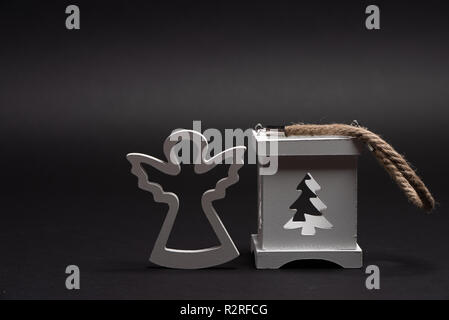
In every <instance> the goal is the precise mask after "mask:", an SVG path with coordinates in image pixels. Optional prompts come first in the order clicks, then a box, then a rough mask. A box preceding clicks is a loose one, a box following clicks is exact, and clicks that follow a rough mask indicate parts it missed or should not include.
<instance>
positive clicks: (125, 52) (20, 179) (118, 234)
mask: <svg viewBox="0 0 449 320" xmlns="http://www.w3.org/2000/svg"><path fill="white" fill-rule="evenodd" d="M68 4H69V3H64V2H60V1H58V2H54V3H53V4H52V3H51V2H46V4H45V5H44V4H41V3H34V2H31V3H30V4H26V3H24V2H20V3H15V2H9V3H4V2H2V3H1V4H0V37H1V39H2V45H1V50H0V70H1V71H0V72H1V73H0V75H1V78H0V79H1V80H0V81H1V83H0V106H1V108H0V141H1V144H0V145H1V146H2V156H1V157H0V164H1V168H2V171H1V172H2V173H1V176H0V177H1V182H2V183H1V193H2V197H1V208H0V212H1V213H0V217H1V218H0V219H1V220H0V297H1V298H4V299H14V298H16V299H18V298H64V299H66V298H67V299H70V298H123V299H130V298H138V299H150V298H161V299H162V298H163V299H165V298H167V299H168V298H173V299H175V298H177V299H194V298H207V299H214V298H227V299H244V298H246V299H301V298H313V299H314V298H337V299H340V298H368V299H370V298H449V256H448V252H449V241H448V240H449V232H448V228H449V216H448V214H447V209H446V204H447V203H448V202H447V201H448V194H447V178H448V169H447V163H448V157H447V149H446V147H447V145H448V138H447V119H448V103H449V90H448V84H449V59H448V57H449V44H448V41H447V39H448V33H449V19H447V14H448V12H449V6H448V4H447V2H445V1H419V2H409V1H390V2H386V1H385V2H384V1H377V4H379V6H380V7H381V12H382V13H381V27H382V30H380V31H375V32H369V31H367V30H365V28H364V17H365V15H364V8H365V7H366V5H367V4H370V3H368V2H363V1H341V3H337V2H335V1H333V2H331V1H304V2H298V1H292V2H276V4H275V3H274V2H263V1H262V2H261V1H258V2H257V3H256V2H247V3H246V4H242V3H240V2H234V1H226V2H220V3H219V2H214V3H209V2H194V3H188V4H179V3H174V2H166V1H165V2H151V1H146V2H132V3H130V2H128V1H121V2H114V3H111V2H104V3H99V2H98V3H94V2H92V1H89V2H86V1H78V2H77V4H78V5H79V6H80V8H81V30H79V31H67V30H66V29H65V28H64V21H65V14H64V9H65V6H66V5H68ZM352 119H358V120H359V121H360V122H361V123H362V124H363V125H365V126H368V127H369V128H370V129H372V130H373V131H375V132H379V133H381V134H382V135H383V136H384V137H386V138H387V139H388V141H390V142H391V143H392V144H393V145H394V146H395V147H396V148H397V149H398V150H399V151H400V152H402V153H404V154H405V155H406V156H407V158H408V159H409V160H410V161H411V162H412V163H413V164H414V165H415V166H416V167H417V168H419V171H418V172H419V174H420V175H421V176H422V177H423V178H424V181H425V182H426V183H427V184H428V185H429V186H430V188H431V190H432V191H433V192H434V194H435V197H436V199H437V200H438V202H439V206H438V208H437V210H435V212H434V213H433V214H431V215H426V214H424V213H422V212H420V211H419V210H417V209H415V208H413V207H412V206H411V205H410V204H408V203H407V201H406V199H405V198H404V196H403V195H402V194H401V192H400V191H399V190H398V189H397V188H396V186H394V184H393V183H392V182H391V181H390V180H389V178H388V176H387V174H385V173H384V172H382V169H381V168H380V167H379V166H378V164H377V163H376V161H375V160H373V159H372V157H371V156H370V155H369V153H368V152H366V153H365V154H364V156H363V157H362V158H361V161H360V170H359V229H358V230H359V244H360V246H361V247H362V248H363V249H364V252H365V262H364V264H365V266H367V265H369V264H376V265H378V266H379V267H380V270H381V289H380V290H379V291H376V292H373V291H368V290H367V289H366V288H365V284H364V283H365V277H366V275H365V274H364V270H363V269H361V270H343V269H338V268H332V267H329V266H328V265H326V264H312V265H311V264H310V263H299V264H298V263H296V264H293V265H290V266H289V267H286V268H284V269H281V270H275V271H262V270H255V269H254V267H253V261H252V257H251V255H250V253H249V239H250V234H251V233H254V232H255V230H256V170H255V167H254V166H250V165H248V166H246V167H244V168H243V169H242V170H241V181H240V183H239V184H237V185H235V186H233V187H232V188H230V189H228V194H227V198H226V199H225V200H220V201H218V202H217V203H216V209H217V211H218V212H219V214H220V216H221V217H222V219H223V221H224V223H225V225H226V226H227V228H228V230H229V232H230V234H231V236H232V238H233V239H234V241H235V242H236V245H237V247H238V248H239V250H240V251H241V256H240V257H239V258H237V259H236V260H234V261H231V262H229V263H227V264H226V265H223V266H219V267H216V268H212V269H208V270H194V271H184V270H168V269H164V268H160V267H158V266H154V265H150V263H148V262H147V261H148V257H149V255H150V252H151V249H152V246H153V243H154V240H155V239H156V237H157V233H158V231H159V228H160V226H161V223H162V221H163V219H164V216H165V212H166V208H165V207H164V205H161V204H156V203H154V202H153V199H152V196H151V195H150V194H149V193H146V192H144V191H142V190H139V189H137V181H136V178H135V177H134V176H132V175H131V174H130V172H129V170H130V166H129V163H128V162H127V161H126V159H125V154H126V153H128V152H136V151H138V152H142V153H148V154H152V155H155V156H162V142H163V140H164V138H165V137H166V136H167V134H168V133H169V132H170V131H171V130H172V129H174V128H178V127H187V128H191V125H192V122H191V121H192V120H202V121H203V127H204V129H206V128H209V127H215V128H219V129H224V128H238V127H240V128H247V127H250V126H254V125H255V124H256V123H257V122H262V123H267V124H270V123H271V124H282V123H290V122H294V121H304V122H318V123H327V122H345V123H349V122H350V121H351V120H352ZM203 178H204V179H205V180H204V181H203ZM203 178H201V180H200V179H199V178H194V177H193V175H192V174H191V173H189V171H188V170H186V171H185V173H184V172H183V174H182V176H180V177H179V179H180V180H179V181H181V182H177V181H172V182H170V183H171V185H170V186H172V187H173V188H177V191H178V192H180V193H182V192H183V191H184V192H185V195H184V197H183V199H181V200H182V203H184V204H185V207H184V209H185V210H184V211H185V212H184V214H180V215H179V217H180V220H179V221H177V222H176V225H175V232H174V233H175V234H173V237H172V238H171V239H170V242H171V243H172V244H173V245H176V244H178V245H180V246H185V247H186V248H187V247H195V246H201V245H203V244H205V243H208V244H213V243H214V241H216V240H215V239H214V235H213V234H211V232H210V230H208V226H207V222H205V221H204V220H203V219H204V218H203V216H202V215H201V214H199V213H198V210H195V208H196V205H198V204H199V203H198V201H197V200H195V199H197V197H198V195H200V194H201V192H202V191H203V190H205V188H206V189H207V188H208V187H209V186H210V184H213V183H215V181H216V178H217V177H216V176H214V177H203ZM186 212H189V213H186ZM195 212H196V213H195ZM200 235H201V236H200ZM69 264H76V265H78V266H79V267H80V269H81V290H79V291H68V290H66V289H65V286H64V281H65V277H66V274H65V273H64V271H65V267H66V266H67V265H69Z"/></svg>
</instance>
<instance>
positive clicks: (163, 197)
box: [126, 130, 246, 269]
mask: <svg viewBox="0 0 449 320" xmlns="http://www.w3.org/2000/svg"><path fill="white" fill-rule="evenodd" d="M182 142H188V143H193V144H194V145H196V147H197V150H200V152H198V153H197V156H196V158H195V160H196V161H195V165H194V171H195V173H197V174H203V173H206V172H208V171H209V170H211V169H212V168H214V167H215V166H216V165H217V164H219V163H232V164H230V166H229V169H228V176H227V177H225V178H223V179H221V180H219V181H218V182H217V183H216V185H215V189H211V190H207V191H206V192H204V194H203V196H202V198H201V205H202V208H203V211H204V214H205V215H206V217H207V219H208V221H209V223H210V224H211V226H212V228H213V230H214V232H215V233H216V235H217V238H218V240H219V242H220V245H219V246H216V247H211V248H205V249H199V250H179V249H172V248H167V241H168V238H169V235H170V232H171V230H172V228H173V224H174V222H175V219H176V215H177V213H178V209H179V199H178V197H177V195H176V194H174V193H172V192H166V191H165V190H164V189H163V188H162V186H161V185H159V184H157V183H155V182H151V181H150V180H151V177H148V176H147V174H146V172H145V170H144V169H143V167H142V164H147V165H150V166H152V167H154V168H155V169H157V170H159V171H161V172H163V173H165V174H168V175H178V174H179V173H180V172H181V165H180V164H181V163H182V160H181V159H180V157H179V156H178V154H179V152H178V151H179V150H178V149H177V146H179V143H182ZM207 150H208V143H207V139H206V138H205V137H204V136H203V135H202V134H201V133H199V132H197V131H193V130H177V131H174V132H173V133H172V134H171V135H170V136H169V137H168V138H167V139H166V141H165V143H164V154H165V157H166V159H167V162H165V161H162V160H160V159H158V158H155V157H152V156H149V155H146V154H141V153H130V154H128V155H127V156H126V158H127V159H128V161H129V162H130V163H131V165H132V169H131V172H132V173H133V174H134V175H135V176H136V177H137V178H138V186H139V188H141V189H143V190H145V191H148V192H151V193H152V194H153V196H154V200H155V201H156V202H160V203H166V204H168V207H169V209H168V212H167V216H166V218H165V220H164V223H163V225H162V228H161V231H160V233H159V236H158V238H157V240H156V243H155V245H154V248H153V251H152V253H151V256H150V261H151V262H153V263H155V264H158V265H160V266H165V267H169V268H180V269H199V268H207V267H212V266H215V265H219V264H222V263H225V262H228V261H230V260H232V259H234V258H236V257H238V256H239V251H238V250H237V248H236V246H235V245H234V242H233V241H232V239H231V237H230V236H229V234H228V232H227V230H226V228H225V226H224V225H223V223H222V221H221V220H220V218H219V216H218V215H217V212H216V211H215V209H214V207H213V204H212V203H213V201H215V200H218V199H222V198H224V197H225V195H226V189H227V188H228V187H230V186H231V185H233V184H235V183H237V182H238V180H239V176H238V171H239V169H240V168H241V167H242V166H243V161H244V159H243V156H244V152H245V150H246V148H245V147H244V146H238V147H234V148H230V149H227V150H225V151H223V152H221V153H220V154H217V155H215V156H214V157H212V158H207V156H206V155H207V154H208V152H207Z"/></svg>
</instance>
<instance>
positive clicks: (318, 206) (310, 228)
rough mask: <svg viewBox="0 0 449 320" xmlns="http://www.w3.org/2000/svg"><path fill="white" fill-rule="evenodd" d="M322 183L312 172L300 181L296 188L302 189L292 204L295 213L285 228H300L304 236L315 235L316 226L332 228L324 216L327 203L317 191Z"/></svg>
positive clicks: (291, 207)
mask: <svg viewBox="0 0 449 320" xmlns="http://www.w3.org/2000/svg"><path fill="white" fill-rule="evenodd" d="M320 189H321V187H320V185H319V184H318V183H317V182H316V181H315V179H314V178H313V177H312V175H311V174H310V173H307V174H306V176H305V177H304V179H302V181H301V182H300V183H299V185H298V187H297V188H296V190H298V191H301V194H300V195H299V197H298V199H296V201H295V202H294V203H293V204H292V205H291V206H290V209H292V210H293V211H294V212H295V214H294V216H293V217H292V218H291V219H290V220H289V221H288V222H287V223H286V224H285V225H284V229H299V228H301V234H302V235H303V236H313V235H315V233H316V230H315V229H316V228H320V229H331V228H332V224H331V223H330V222H329V221H328V220H327V219H326V218H325V217H324V216H323V214H322V211H324V210H326V208H327V207H326V205H325V204H324V203H323V202H322V201H321V200H320V198H318V196H317V194H316V192H317V191H318V190H320Z"/></svg>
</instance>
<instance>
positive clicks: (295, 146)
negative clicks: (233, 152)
mask: <svg viewBox="0 0 449 320" xmlns="http://www.w3.org/2000/svg"><path fill="white" fill-rule="evenodd" d="M250 140H251V142H252V144H253V146H255V147H256V150H257V155H259V156H270V155H271V156H273V155H274V154H273V153H272V151H271V152H270V150H274V149H276V148H277V150H278V151H277V155H279V156H326V155H329V156H337V155H359V154H360V153H361V151H362V143H360V141H358V140H357V139H356V138H354V137H346V136H288V137H287V136H286V135H285V133H284V132H283V131H280V130H266V129H261V130H257V131H256V130H252V136H251V139H250Z"/></svg>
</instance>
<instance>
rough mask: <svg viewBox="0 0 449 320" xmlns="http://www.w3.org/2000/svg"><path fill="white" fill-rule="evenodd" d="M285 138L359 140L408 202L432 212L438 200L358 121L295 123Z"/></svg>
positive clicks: (400, 159) (407, 165) (389, 148)
mask: <svg viewBox="0 0 449 320" xmlns="http://www.w3.org/2000/svg"><path fill="white" fill-rule="evenodd" d="M284 130H285V135H286V136H292V135H303V136H320V135H321V136H322V135H338V136H350V137H355V138H357V139H359V140H360V141H362V142H363V143H365V144H366V145H368V147H369V148H370V150H371V151H372V152H373V154H374V156H375V157H376V159H377V160H378V161H379V163H380V164H381V165H382V166H383V167H384V169H385V170H386V171H387V172H388V174H389V175H390V177H391V178H392V179H393V180H394V181H395V182H396V184H397V185H398V186H399V188H400V189H401V190H402V191H403V192H404V194H405V195H406V197H407V198H408V200H409V201H410V202H411V203H413V204H414V205H415V206H417V207H418V208H421V209H424V210H426V211H431V210H432V209H433V208H434V207H435V200H434V198H433V196H432V194H431V193H430V191H429V190H428V189H427V187H426V185H425V184H424V182H423V181H422V180H421V179H420V178H419V176H418V175H417V174H416V172H415V171H414V170H413V169H412V168H411V166H410V165H409V163H408V162H407V160H405V158H404V157H403V156H401V155H400V154H399V153H398V152H397V151H396V150H395V149H393V147H392V146H391V145H390V144H388V143H387V142H386V141H385V140H383V139H382V138H381V137H380V136H379V135H377V134H375V133H373V132H371V131H369V130H368V129H367V128H364V127H361V126H360V125H359V124H358V123H357V122H353V123H352V124H351V125H347V124H339V123H336V124H293V125H290V126H285V129H284Z"/></svg>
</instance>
